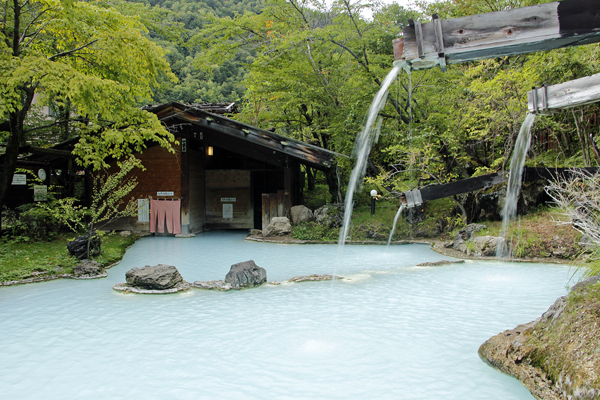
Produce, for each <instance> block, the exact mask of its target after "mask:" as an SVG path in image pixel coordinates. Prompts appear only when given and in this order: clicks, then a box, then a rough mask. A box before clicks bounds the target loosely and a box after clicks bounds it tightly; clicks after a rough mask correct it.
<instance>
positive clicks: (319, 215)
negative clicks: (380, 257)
mask: <svg viewBox="0 0 600 400" xmlns="http://www.w3.org/2000/svg"><path fill="white" fill-rule="evenodd" d="M343 220H344V205H343V204H326V205H324V206H322V207H320V208H318V209H316V210H315V211H313V210H311V209H310V208H308V207H306V206H294V207H292V208H290V212H289V218H287V217H274V218H272V219H271V221H270V223H269V225H268V226H267V227H266V228H265V229H264V230H263V231H260V230H258V229H253V230H252V231H251V232H250V234H251V235H261V234H262V236H269V237H272V236H285V235H289V234H290V233H291V232H292V225H298V224H301V223H305V222H316V223H318V224H320V225H324V226H327V227H328V228H339V227H341V226H342V222H343Z"/></svg>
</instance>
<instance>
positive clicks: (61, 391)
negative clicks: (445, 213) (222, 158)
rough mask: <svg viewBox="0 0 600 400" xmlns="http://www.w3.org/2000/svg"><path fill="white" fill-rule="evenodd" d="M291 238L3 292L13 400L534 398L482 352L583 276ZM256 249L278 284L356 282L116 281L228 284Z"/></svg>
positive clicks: (234, 236)
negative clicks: (143, 285) (151, 272)
mask: <svg viewBox="0 0 600 400" xmlns="http://www.w3.org/2000/svg"><path fill="white" fill-rule="evenodd" d="M336 255H337V251H336V246H335V245H278V244H267V243H256V242H249V241H244V234H242V233H227V232H220V233H216V232H215V233H204V234H200V235H198V236H196V237H195V238H190V239H176V238H172V237H146V238H143V239H141V240H139V241H138V242H137V243H136V244H135V245H134V246H133V247H132V248H130V249H129V250H128V251H127V253H126V255H125V257H124V259H123V261H122V262H121V263H120V264H119V265H117V266H115V267H113V268H112V269H110V271H109V276H108V278H105V279H98V280H87V281H75V280H57V281H51V282H45V283H37V284H32V285H23V286H12V287H4V288H0V324H1V327H0V398H2V399H61V400H64V399H111V400H114V399H261V400H263V399H344V400H347V399H412V400H416V399H428V400H440V399H444V400H451V399H457V400H465V399H474V400H485V399H495V400H507V399H511V400H512V399H532V398H533V397H532V396H531V395H530V394H529V392H528V391H527V390H526V389H525V388H524V387H523V386H522V385H521V384H520V383H519V382H518V381H516V380H515V379H513V378H511V377H508V376H506V375H503V374H502V373H500V372H498V371H496V370H494V369H493V368H491V367H490V366H488V365H486V364H485V363H484V362H483V361H481V360H480V359H479V357H478V355H477V349H478V348H479V346H480V345H481V344H482V343H483V342H484V341H485V340H486V339H488V338H489V337H491V336H493V335H495V334H497V333H498V332H501V331H503V330H505V329H508V328H513V327H515V326H516V325H518V324H520V323H524V322H528V321H531V320H533V319H535V318H537V317H539V316H540V315H541V314H542V313H543V312H544V311H545V310H546V309H547V308H548V307H549V306H550V305H551V304H552V303H553V302H554V300H555V299H556V298H557V297H559V296H561V295H564V294H565V293H566V291H567V289H566V285H567V284H568V283H569V280H570V277H571V275H572V272H573V271H572V270H571V269H570V268H569V267H565V266H558V265H547V264H520V263H506V262H501V261H485V262H483V261H477V262H475V261H467V262H465V263H464V264H453V265H446V266H438V267H419V266H417V264H420V263H423V262H427V261H430V262H431V261H438V260H441V259H446V258H447V257H444V256H441V255H439V254H437V253H435V252H433V251H432V250H431V249H430V248H429V247H428V246H426V245H397V246H389V247H386V246H346V247H345V249H344V252H343V255H342V256H341V257H342V259H341V260H336ZM248 259H253V260H255V262H256V263H257V264H258V265H259V266H261V267H264V268H265V269H266V270H267V274H268V279H269V281H280V282H283V281H285V280H286V279H289V278H292V277H294V276H299V275H309V274H323V273H325V274H326V273H332V271H333V270H334V265H335V264H336V263H337V273H338V274H339V275H341V276H343V277H345V278H346V279H345V280H338V281H335V282H333V283H332V282H303V283H295V284H286V283H283V284H281V285H278V286H277V285H264V286H261V287H259V288H254V289H247V290H242V291H230V292H216V291H202V290H199V289H192V290H190V291H187V292H183V293H179V294H171V295H136V294H124V293H121V292H116V291H114V290H112V286H113V285H114V284H115V283H118V282H123V281H124V280H125V272H126V271H127V270H129V269H130V268H133V267H141V266H144V265H147V264H151V265H155V264H158V263H167V264H172V265H175V266H176V267H177V268H178V269H179V271H180V272H181V274H182V275H183V277H184V279H186V280H188V281H190V282H192V281H195V280H215V279H223V278H224V277H225V274H226V273H227V272H228V271H229V267H230V266H231V265H232V264H234V263H237V262H240V261H244V260H248Z"/></svg>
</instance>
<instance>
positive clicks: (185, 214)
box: [180, 138, 190, 234]
mask: <svg viewBox="0 0 600 400" xmlns="http://www.w3.org/2000/svg"><path fill="white" fill-rule="evenodd" d="M187 150H188V149H187V140H186V139H185V138H183V139H181V214H180V221H181V233H183V234H187V233H190V205H189V199H190V159H189V153H188V151H187Z"/></svg>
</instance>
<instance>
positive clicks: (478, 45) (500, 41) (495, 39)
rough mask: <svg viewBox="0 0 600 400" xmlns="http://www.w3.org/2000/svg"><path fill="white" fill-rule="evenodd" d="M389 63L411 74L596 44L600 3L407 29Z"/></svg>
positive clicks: (574, 1) (588, 0)
mask: <svg viewBox="0 0 600 400" xmlns="http://www.w3.org/2000/svg"><path fill="white" fill-rule="evenodd" d="M403 39H404V43H403V45H400V44H399V43H398V40H396V41H395V45H394V49H395V51H394V60H395V61H400V60H405V61H406V62H408V63H409V64H410V66H411V68H412V69H415V70H417V69H427V68H431V67H434V66H437V65H440V66H442V67H443V66H444V63H448V64H456V63H461V62H467V61H473V60H480V59H484V58H494V57H503V56H510V55H516V54H524V53H531V52H534V51H543V50H550V49H558V48H562V47H569V46H578V45H583V44H589V43H596V42H600V1H598V0H564V1H555V2H552V3H546V4H539V5H535V6H530V7H522V8H514V9H511V10H506V11H498V12H493V13H487V14H479V15H471V16H468V17H461V18H455V19H449V20H438V19H437V18H436V17H435V16H434V21H433V22H429V23H425V24H417V23H414V24H412V25H411V24H409V25H408V26H406V27H405V28H404V30H403Z"/></svg>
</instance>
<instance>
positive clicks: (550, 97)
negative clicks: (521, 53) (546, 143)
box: [527, 74, 600, 114]
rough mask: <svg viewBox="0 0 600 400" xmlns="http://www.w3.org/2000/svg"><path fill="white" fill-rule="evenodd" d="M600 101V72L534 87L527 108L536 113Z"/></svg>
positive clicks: (528, 94)
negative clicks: (556, 83) (555, 83)
mask: <svg viewBox="0 0 600 400" xmlns="http://www.w3.org/2000/svg"><path fill="white" fill-rule="evenodd" d="M599 101H600V74H596V75H592V76H587V77H585V78H581V79H575V80H572V81H569V82H564V83H559V84H558V85H552V86H545V87H541V88H534V89H533V90H531V91H530V92H528V93H527V108H528V110H529V112H531V113H536V114H550V113H552V111H557V110H561V109H564V108H571V107H576V106H582V105H585V104H590V103H597V102H599Z"/></svg>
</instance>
